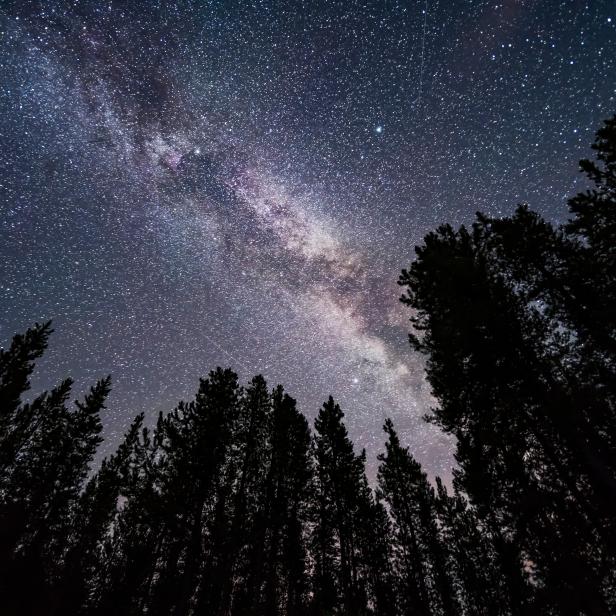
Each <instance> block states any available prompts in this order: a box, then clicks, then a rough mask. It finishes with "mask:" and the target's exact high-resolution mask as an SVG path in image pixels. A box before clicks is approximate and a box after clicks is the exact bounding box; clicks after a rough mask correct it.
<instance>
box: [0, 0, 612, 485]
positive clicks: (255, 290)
mask: <svg viewBox="0 0 616 616" xmlns="http://www.w3.org/2000/svg"><path fill="white" fill-rule="evenodd" d="M615 87H616V4H615V3H614V2H613V1H602V0H587V1H578V0H566V1H557V0H506V1H504V2H497V1H494V0H493V1H491V2H485V1H483V0H408V1H389V0H380V1H370V0H366V1H363V2H358V1H355V0H342V1H333V0H330V1H322V0H312V1H306V2H299V1H298V2H284V1H281V2H269V1H265V0H263V1H249V0H245V1H241V2H213V1H207V0H200V1H196V0H193V1H188V0H187V1H185V2H181V1H179V0H178V1H176V2H172V1H167V2H165V1H163V0H159V1H154V0H142V1H140V2H137V1H135V0H123V1H115V0H113V1H111V0H108V1H102V0H74V1H69V0H63V1H60V0H45V1H41V2H38V1H30V0H14V1H7V0H4V1H3V2H2V3H1V4H0V142H1V144H2V145H1V149H0V237H1V238H2V241H1V242H0V317H1V318H0V340H1V341H2V343H6V342H7V341H8V340H9V339H10V337H11V336H12V335H13V334H14V333H15V332H17V331H23V330H24V329H25V328H27V327H28V326H29V325H30V324H32V323H33V322H34V321H39V322H40V321H42V320H47V319H49V318H52V319H53V320H54V326H55V334H54V336H53V337H52V341H51V348H50V350H49V352H48V354H47V356H46V358H45V360H44V361H43V362H41V370H40V371H39V376H38V377H37V378H36V379H35V381H34V388H35V389H38V388H41V387H48V386H50V385H52V384H53V383H55V382H57V381H58V380H59V379H61V378H63V377H65V376H66V375H68V374H70V375H72V376H73V377H74V378H75V379H76V392H79V391H82V390H83V389H84V388H85V387H86V386H87V384H89V383H91V382H93V381H94V380H96V379H97V378H99V377H101V376H103V375H106V374H108V373H111V374H112V376H113V379H114V391H113V393H112V395H111V397H110V399H109V404H108V408H107V409H106V411H105V415H104V417H103V419H104V423H105V435H106V437H107V441H106V444H105V446H104V448H103V453H106V452H108V451H110V450H111V448H113V446H115V444H117V441H118V439H119V437H120V435H121V434H122V432H123V431H124V430H125V428H126V427H127V425H128V424H129V422H130V420H131V419H132V417H133V416H134V415H135V414H136V413H137V412H140V411H145V412H146V414H147V416H148V417H149V418H154V417H155V416H156V415H157V413H158V412H159V411H161V410H162V411H167V410H170V409H171V408H172V407H173V406H174V404H175V403H176V402H177V401H178V400H179V399H181V398H184V399H188V398H190V397H191V396H192V395H193V393H194V391H195V390H196V387H197V383H198V378H199V377H200V376H203V375H205V374H206V373H207V372H208V371H209V370H210V369H212V368H214V367H215V366H217V365H222V366H231V367H232V368H234V369H235V370H236V371H237V372H238V373H239V375H240V378H241V379H242V380H243V381H246V380H247V379H249V378H250V377H251V376H252V375H254V374H257V373H262V374H264V376H265V377H266V378H267V379H268V381H269V382H270V384H271V385H275V384H277V383H282V384H284V385H285V386H286V388H287V390H288V391H289V393H290V394H291V395H292V396H294V397H296V398H297V400H298V403H299V405H300V408H301V410H302V411H303V412H304V413H305V414H306V415H307V416H309V417H313V416H314V415H315V414H316V412H317V410H318V408H319V407H320V405H321V403H322V402H323V401H324V400H325V399H326V397H327V396H328V395H329V394H330V393H331V394H333V395H334V396H335V397H336V398H337V399H338V400H339V402H340V403H341V405H342V407H343V409H344V410H345V412H346V421H347V425H348V428H349V432H350V434H351V436H352V438H353V439H354V441H355V442H356V445H357V446H358V447H366V448H367V452H368V460H369V468H370V469H371V470H372V471H373V470H374V464H375V459H374V458H375V455H376V452H377V451H378V450H379V449H380V447H381V445H382V442H383V440H384V439H383V434H382V432H381V425H382V422H383V418H384V417H386V416H390V417H392V418H393V420H394V422H395V424H396V426H397V428H398V430H399V432H400V435H401V438H402V439H403V441H404V442H406V444H408V445H410V447H411V450H412V451H413V452H414V453H415V455H416V456H417V458H418V459H419V460H420V461H421V462H422V463H423V464H424V465H425V467H426V469H427V470H428V472H429V473H431V474H432V473H439V474H444V475H445V476H447V475H448V469H449V468H450V466H451V454H450V452H451V443H450V442H449V441H448V440H447V439H446V438H445V437H444V436H443V435H442V434H441V433H440V432H439V431H438V429H436V428H435V427H432V426H430V425H427V424H425V423H424V422H423V421H422V415H423V414H424V413H426V412H427V411H429V408H430V406H431V405H432V404H434V403H433V401H432V400H431V398H430V390H429V387H428V386H427V385H426V383H425V382H424V379H423V362H422V358H421V357H418V356H417V355H414V354H413V352H412V351H411V350H410V348H409V347H408V343H407V340H406V334H407V331H408V317H409V314H407V312H406V309H405V308H404V307H403V306H402V305H400V304H399V302H398V297H399V295H400V289H399V288H398V287H397V285H396V280H397V277H398V273H399V271H400V270H401V268H403V267H406V266H408V264H409V263H410V262H411V259H412V258H413V254H414V246H415V245H416V244H417V243H419V242H421V239H422V237H423V236H424V235H425V234H426V233H427V232H428V231H429V230H431V229H432V228H434V227H435V226H436V225H438V224H440V223H442V222H451V223H453V224H462V223H467V222H469V221H471V220H472V218H473V215H474V212H475V211H477V210H481V211H484V212H487V213H489V214H491V215H499V214H503V215H504V214H508V213H510V212H511V211H512V210H513V208H514V207H515V205H516V204H517V203H519V202H528V203H530V205H531V207H533V208H534V209H536V210H538V211H540V212H541V213H542V214H543V215H545V216H546V217H547V218H549V219H550V220H553V221H556V222H558V221H562V220H564V218H565V217H566V199H567V197H568V196H570V195H572V194H573V193H574V192H576V191H577V190H580V189H581V188H582V187H583V181H582V179H581V178H580V176H579V174H578V172H577V161H578V160H579V159H580V158H581V157H583V156H586V155H588V152H589V148H588V146H589V144H590V143H591V142H592V140H593V135H594V132H595V130H596V129H597V127H598V126H599V124H600V122H601V120H603V119H605V118H607V117H608V116H610V115H612V114H613V113H614V112H616V100H615V97H616V89H615Z"/></svg>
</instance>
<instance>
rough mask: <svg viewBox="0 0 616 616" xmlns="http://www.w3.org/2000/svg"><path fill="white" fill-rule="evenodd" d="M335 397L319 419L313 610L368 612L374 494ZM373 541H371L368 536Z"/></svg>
mask: <svg viewBox="0 0 616 616" xmlns="http://www.w3.org/2000/svg"><path fill="white" fill-rule="evenodd" d="M343 417H344V414H343V412H342V410H341V409H340V407H339V406H338V405H337V404H336V403H335V402H334V400H333V398H331V397H330V398H329V400H328V401H327V402H326V403H325V404H324V405H323V407H322V408H321V410H320V411H319V415H318V417H317V418H316V420H315V423H314V427H315V435H314V452H315V459H316V496H315V503H314V509H315V529H314V533H313V538H312V545H313V558H314V575H313V585H314V588H313V602H312V609H313V611H314V612H315V613H317V614H329V613H341V614H348V615H351V614H364V613H367V612H368V609H369V607H368V606H369V602H370V599H371V597H370V587H369V565H370V562H369V556H368V554H367V553H366V550H365V549H362V548H365V546H366V545H367V539H366V537H367V535H368V533H369V532H370V529H369V527H368V524H369V521H371V520H369V518H368V516H367V512H368V511H370V507H371V504H372V502H371V498H372V497H371V494H370V490H369V489H368V487H367V481H366V478H365V472H364V466H365V452H362V454H361V455H359V456H357V455H356V454H355V453H354V451H353V444H352V442H351V441H350V439H349V438H348V434H347V430H346V428H345V426H344V424H343V423H342V418H343ZM368 541H369V540H368Z"/></svg>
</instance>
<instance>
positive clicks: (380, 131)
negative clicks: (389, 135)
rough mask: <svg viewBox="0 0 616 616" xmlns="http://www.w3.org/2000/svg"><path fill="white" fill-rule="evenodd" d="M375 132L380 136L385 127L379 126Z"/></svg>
mask: <svg viewBox="0 0 616 616" xmlns="http://www.w3.org/2000/svg"><path fill="white" fill-rule="evenodd" d="M374 130H375V131H376V133H377V135H380V134H381V133H382V132H383V127H382V126H377V127H376V128H375V129H374Z"/></svg>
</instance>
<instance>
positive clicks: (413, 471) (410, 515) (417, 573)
mask: <svg viewBox="0 0 616 616" xmlns="http://www.w3.org/2000/svg"><path fill="white" fill-rule="evenodd" d="M384 430H385V432H386V433H387V435H388V441H387V443H386V445H385V449H386V451H385V453H384V454H380V455H379V460H380V462H381V464H380V466H379V470H378V484H379V491H380V493H381V494H382V496H383V498H384V499H385V500H386V502H387V504H388V506H389V511H390V514H391V517H392V521H393V526H394V532H393V542H394V554H395V559H394V563H395V570H396V575H397V578H398V586H399V593H400V605H401V610H402V614H445V615H448V616H449V615H453V614H457V613H459V606H458V603H457V598H456V595H455V592H454V587H453V582H452V580H451V579H450V577H449V573H448V566H447V565H448V564H447V557H446V552H445V548H444V546H443V545H442V542H441V538H440V536H439V532H438V527H437V518H436V503H435V494H434V490H433V488H432V486H431V485H430V483H429V482H428V478H427V476H426V474H425V473H424V472H423V471H422V469H421V465H420V464H419V463H418V462H417V461H416V460H415V459H414V458H413V457H412V456H411V454H410V453H409V451H408V448H404V447H402V445H401V444H400V440H399V438H398V435H397V434H396V431H395V430H394V427H393V423H392V422H391V420H390V419H387V420H386V422H385V426H384Z"/></svg>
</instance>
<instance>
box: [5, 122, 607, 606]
mask: <svg viewBox="0 0 616 616" xmlns="http://www.w3.org/2000/svg"><path fill="white" fill-rule="evenodd" d="M594 148H595V150H596V152H597V157H596V161H595V162H588V161H586V162H583V163H582V168H583V170H584V171H585V172H586V173H587V175H588V176H589V178H590V180H591V181H592V182H593V184H594V187H593V188H592V190H590V191H588V192H586V193H583V194H581V195H578V196H576V197H574V198H573V199H572V200H571V202H570V208H571V215H572V218H571V220H570V221H569V223H568V224H567V225H565V226H563V227H558V228H557V227H554V226H552V225H550V224H549V223H547V222H546V221H544V220H543V219H542V218H541V217H540V216H538V215H537V214H535V213H533V212H531V211H529V210H528V209H527V208H526V207H520V208H518V210H517V211H516V212H515V214H514V215H513V216H512V217H511V218H505V219H491V218H488V217H486V216H483V215H478V216H477V220H476V222H475V223H474V224H473V225H472V227H471V228H470V229H467V228H465V227H461V228H460V229H457V230H455V229H453V228H452V227H450V226H443V227H441V228H439V229H438V230H437V231H435V232H434V233H431V234H429V235H428V236H427V237H426V239H425V243H424V245H422V246H421V247H419V248H418V249H417V260H416V261H415V262H414V263H413V264H412V265H411V267H410V269H409V270H408V271H404V272H403V273H402V276H401V278H400V284H401V285H402V286H403V287H404V288H405V294H404V296H403V298H402V301H403V302H404V303H406V304H408V305H409V306H410V307H411V308H412V309H413V317H412V319H411V320H412V322H413V326H414V331H413V333H412V334H411V343H412V345H413V346H414V347H415V348H416V349H417V350H419V351H421V352H423V353H425V354H426V359H427V375H428V379H429V381H430V384H431V385H432V388H433V391H434V394H435V397H436V399H437V401H438V405H437V407H436V408H435V409H434V411H433V414H432V416H431V417H430V420H431V421H433V422H435V423H436V424H438V425H439V426H440V427H441V428H442V429H443V430H444V431H446V432H448V433H450V434H452V435H453V436H454V437H455V439H456V459H457V462H458V466H457V468H456V469H455V471H454V481H453V488H452V489H450V490H449V491H448V490H447V489H445V487H444V485H443V483H442V482H441V481H440V480H439V479H438V478H435V481H434V483H431V482H430V480H429V479H428V477H427V476H426V474H425V473H424V472H423V470H422V468H421V465H420V464H419V462H418V461H417V460H415V458H414V457H413V455H412V453H411V452H410V451H409V450H408V449H407V448H406V447H404V446H403V444H402V443H400V440H399V438H398V435H397V433H396V431H395V428H394V426H393V424H392V422H391V421H389V420H388V421H386V423H385V426H384V429H385V434H386V438H387V441H386V444H385V451H384V453H382V454H381V455H380V456H379V463H380V466H379V469H378V474H377V485H376V489H375V490H372V489H371V487H370V485H369V483H368V481H367V479H366V475H365V461H366V457H365V453H364V452H356V451H355V450H354V447H353V444H352V442H351V441H350V439H349V436H348V433H347V431H346V428H345V426H344V423H343V417H344V414H343V412H342V410H341V409H340V407H339V406H338V405H337V404H336V402H335V401H334V400H333V399H332V398H330V399H329V400H328V401H327V402H326V403H325V404H324V406H323V408H322V409H321V410H320V412H319V414H318V416H317V418H316V420H315V423H314V433H312V434H311V431H310V429H309V426H308V422H307V421H306V419H305V417H304V416H303V415H302V414H301V413H300V412H299V411H298V410H297V408H296V404H295V401H294V400H293V399H292V398H291V397H289V396H288V395H287V394H286V393H285V392H284V390H283V389H282V387H277V388H275V389H274V390H270V389H269V388H268V387H267V384H266V383H265V381H264V379H263V378H262V377H260V376H257V377H255V378H254V379H253V380H252V381H251V382H250V383H249V384H248V385H247V386H245V387H243V386H241V385H240V384H239V383H238V378H237V375H236V374H235V373H233V372H232V371H231V370H222V369H220V368H219V369H217V370H215V371H213V372H211V373H210V374H209V375H208V376H207V378H204V379H202V380H201V381H200V383H199V389H198V392H197V395H196V397H195V399H194V400H193V401H191V402H188V403H180V404H179V405H178V406H177V408H176V409H174V410H173V411H172V412H171V413H170V414H168V415H161V416H160V417H159V418H158V421H157V422H156V425H155V426H154V427H153V428H149V427H146V426H145V420H144V417H143V416H138V417H137V418H136V419H135V421H134V422H133V424H132V425H131V427H130V429H129V430H128V432H127V434H126V436H125V438H124V440H123V442H122V443H121V444H120V446H119V447H118V449H117V451H116V452H115V453H114V454H113V455H112V456H110V457H109V458H108V459H106V460H105V461H104V462H103V463H102V465H101V466H100V467H99V468H98V470H97V471H96V472H93V469H92V468H91V465H92V460H93V458H94V454H95V452H96V448H97V446H98V444H99V443H100V440H101V439H100V436H99V435H100V431H101V421H100V413H101V411H102V410H103V408H104V404H105V400H106V397H107V395H108V393H109V390H110V380H109V378H107V379H103V380H101V381H100V382H99V383H97V384H95V385H94V387H92V389H91V390H90V391H89V393H88V394H87V395H86V396H85V397H84V399H83V400H82V401H79V402H76V403H75V405H74V406H71V405H69V404H68V398H69V395H70V390H71V382H70V380H67V381H64V382H63V383H60V384H59V385H58V386H57V387H56V388H54V389H53V390H51V391H49V392H44V393H43V394H40V395H39V396H37V397H32V398H28V399H26V397H27V392H28V389H29V378H30V375H31V373H32V371H33V369H34V364H35V361H36V360H37V359H38V358H40V357H41V355H42V353H43V352H44V350H45V348H46V346H47V342H48V337H49V335H50V333H51V328H50V325H49V324H44V325H36V326H35V327H34V328H32V329H31V330H29V331H28V332H27V333H26V334H25V335H23V336H16V337H15V338H14V339H13V342H12V343H11V345H10V346H9V348H8V349H5V350H0V606H1V611H2V613H3V614H9V615H12V614H35V615H38V614H50V615H55V614H63V615H64V614H68V615H70V614H87V615H90V614H91V615H98V614H101V615H102V614H110V613H112V614H119V615H122V614H125V615H132V614H154V615H158V614H160V615H163V614H164V615H168V614H172V615H176V616H184V615H192V614H204V615H205V614H207V615H214V616H218V615H220V616H223V615H224V616H227V615H250V614H254V615H272V616H273V615H293V616H296V615H297V616H300V615H306V616H308V615H314V616H321V615H322V616H325V615H335V614H340V615H343V614H344V615H346V616H351V615H353V616H355V615H369V614H373V615H383V616H385V615H393V616H397V615H400V616H403V615H404V616H407V615H408V616H411V615H419V616H422V615H425V616H428V615H442V616H453V615H457V614H468V615H473V616H492V615H502V616H507V615H511V616H514V615H516V616H517V615H531V614H533V615H534V614H540V615H546V616H548V615H556V614H571V615H574V614H575V615H576V616H577V615H580V614H584V615H589V616H595V615H606V614H613V613H616V599H615V597H616V594H615V591H616V516H615V514H614V511H616V309H615V308H614V306H615V300H616V119H614V120H610V121H608V122H607V123H606V124H605V126H604V127H603V128H602V129H601V130H600V131H599V133H598V137H597V141H596V143H595V145H594Z"/></svg>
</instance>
